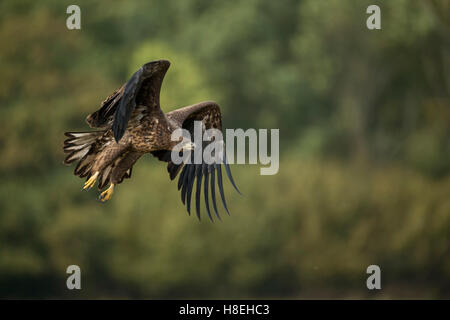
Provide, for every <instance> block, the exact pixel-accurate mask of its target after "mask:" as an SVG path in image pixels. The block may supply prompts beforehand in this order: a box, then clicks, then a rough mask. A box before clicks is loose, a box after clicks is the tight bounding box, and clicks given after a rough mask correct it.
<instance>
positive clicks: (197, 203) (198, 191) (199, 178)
mask: <svg viewBox="0 0 450 320" xmlns="http://www.w3.org/2000/svg"><path fill="white" fill-rule="evenodd" d="M195 171H196V176H197V187H196V189H195V211H196V212H197V218H198V220H200V195H201V191H202V189H201V188H202V176H203V171H202V165H201V164H197V165H196V168H195Z"/></svg>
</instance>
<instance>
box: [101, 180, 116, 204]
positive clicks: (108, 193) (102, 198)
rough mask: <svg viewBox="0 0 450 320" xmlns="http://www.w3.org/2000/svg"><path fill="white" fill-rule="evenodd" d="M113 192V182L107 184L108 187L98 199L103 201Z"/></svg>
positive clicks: (109, 197)
mask: <svg viewBox="0 0 450 320" xmlns="http://www.w3.org/2000/svg"><path fill="white" fill-rule="evenodd" d="M113 193H114V183H111V184H110V185H109V188H108V189H106V190H105V191H103V192H102V193H101V194H100V197H99V198H100V201H101V202H105V201H107V200H109V199H111V197H112V195H113Z"/></svg>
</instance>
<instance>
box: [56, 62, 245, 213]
mask: <svg viewBox="0 0 450 320" xmlns="http://www.w3.org/2000/svg"><path fill="white" fill-rule="evenodd" d="M169 66H170V63H169V62H168V61H166V60H159V61H154V62H149V63H147V64H145V65H143V66H142V67H141V68H140V69H139V70H138V71H136V73H135V74H133V76H132V77H131V78H130V80H128V81H127V82H126V83H125V84H124V85H123V86H122V87H120V88H119V89H117V90H116V91H115V92H114V93H112V94H111V95H110V96H109V97H108V98H106V100H105V101H103V103H102V105H101V107H100V109H99V110H97V111H96V112H94V113H92V114H90V115H88V116H87V118H86V122H87V123H88V125H89V126H90V127H91V128H94V129H97V131H88V132H66V133H65V135H66V136H67V139H66V140H65V141H64V152H65V153H67V154H68V155H67V157H66V159H65V160H64V163H65V164H71V163H73V162H78V164H77V166H76V167H75V171H74V174H75V175H77V176H79V177H81V178H83V177H87V180H86V183H85V185H84V189H88V188H91V187H92V186H94V184H95V182H96V181H98V188H99V190H102V189H104V188H105V186H107V185H109V187H108V189H106V190H105V191H104V192H102V193H101V195H100V200H102V201H106V200H109V199H110V198H111V196H112V193H113V190H114V186H115V185H117V184H119V183H121V182H122V181H123V179H124V178H130V177H131V171H132V168H133V165H134V164H135V163H136V161H137V160H138V159H139V158H140V157H141V156H142V155H143V154H145V153H151V154H152V155H153V156H155V157H157V158H158V159H159V160H161V161H165V162H168V166H167V170H168V172H169V176H170V179H171V180H173V179H175V177H176V176H177V175H178V173H179V172H180V171H181V173H180V176H179V180H178V189H179V190H180V189H181V197H182V201H183V203H185V204H186V207H187V210H188V212H189V213H190V209H191V206H190V204H191V195H192V191H193V186H194V181H196V211H197V216H198V218H199V219H200V194H201V183H202V179H203V180H204V185H203V191H204V201H205V205H206V209H207V213H208V216H209V218H210V219H211V220H212V216H211V212H210V207H209V196H208V193H209V191H211V199H212V203H213V208H214V211H215V213H216V215H217V217H218V218H220V217H219V214H218V210H217V204H216V198H215V180H216V175H217V184H218V187H219V192H220V196H221V199H222V203H223V205H224V207H225V210H226V211H227V212H228V209H227V206H226V202H225V197H224V192H223V182H222V173H221V163H213V164H209V165H208V164H206V163H201V164H183V163H182V164H174V163H173V162H172V161H171V151H172V149H173V148H174V147H175V146H176V145H178V144H179V141H172V140H171V134H172V132H173V131H174V130H176V129H179V128H183V129H187V130H189V131H190V133H191V135H192V134H193V122H194V121H202V122H203V124H204V130H206V129H211V128H216V129H218V130H222V118H221V113H220V108H219V106H218V105H217V104H216V103H215V102H211V101H208V102H201V103H198V104H194V105H191V106H187V107H184V108H180V109H177V110H174V111H172V112H169V113H167V114H164V113H163V111H162V110H161V108H160V104H159V93H160V90H161V84H162V81H163V79H164V76H165V74H166V72H167V69H168V68H169ZM204 144H205V143H204ZM190 146H192V144H191V145H190ZM188 147H189V146H187V147H186V149H189V148H188ZM223 160H224V161H223V163H222V164H224V167H225V169H226V173H227V176H228V178H229V179H230V181H231V183H232V185H233V186H234V187H235V188H236V185H235V183H234V181H233V178H232V176H231V171H230V168H229V165H228V163H227V162H226V157H225V155H224V159H223ZM209 178H211V180H210V179H209ZM236 190H237V188H236ZM237 191H238V192H239V190H237Z"/></svg>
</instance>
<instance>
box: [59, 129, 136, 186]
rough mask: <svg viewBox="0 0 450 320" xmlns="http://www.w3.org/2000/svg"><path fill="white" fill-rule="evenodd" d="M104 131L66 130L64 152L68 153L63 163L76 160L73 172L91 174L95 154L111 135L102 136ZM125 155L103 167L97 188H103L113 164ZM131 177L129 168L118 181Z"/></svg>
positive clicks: (78, 174)
mask: <svg viewBox="0 0 450 320" xmlns="http://www.w3.org/2000/svg"><path fill="white" fill-rule="evenodd" d="M104 133H105V131H90V132H66V133H65V135H66V137H67V139H66V140H65V141H64V153H66V154H68V155H67V157H66V159H65V160H64V164H67V165H70V164H71V163H73V162H75V161H78V163H77V166H76V167H75V170H74V174H75V175H76V176H79V177H80V178H84V177H87V178H88V179H89V177H90V176H91V175H92V174H93V172H92V167H93V165H94V163H95V161H96V159H97V154H98V153H99V152H100V151H102V149H103V148H104V147H105V146H106V145H108V142H109V139H108V138H110V140H112V139H113V138H112V136H111V137H109V136H108V137H104ZM124 156H125V154H124V155H121V156H120V157H118V158H117V159H116V160H115V161H113V162H112V163H111V164H110V165H108V166H107V167H106V168H104V169H103V170H102V171H101V172H100V174H99V176H98V189H99V190H101V189H103V188H104V187H105V186H106V185H108V184H109V183H110V181H111V174H112V171H113V169H114V167H115V166H117V165H118V163H119V162H120V161H121V160H122V158H123V157H124ZM130 177H131V168H130V169H129V170H128V171H127V172H126V173H125V174H124V175H123V176H122V178H121V179H120V181H119V183H121V182H122V180H123V179H124V178H130Z"/></svg>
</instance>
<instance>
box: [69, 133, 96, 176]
mask: <svg viewBox="0 0 450 320" xmlns="http://www.w3.org/2000/svg"><path fill="white" fill-rule="evenodd" d="M103 134H104V131H91V132H66V133H65V136H66V137H67V139H66V140H65V141H64V153H67V154H68V155H67V157H66V159H65V160H64V164H67V165H69V164H71V163H72V162H75V161H78V164H77V166H76V168H75V171H74V174H75V175H77V176H79V177H80V178H83V177H85V176H87V175H88V174H90V171H91V168H92V165H93V164H94V162H95V157H96V155H97V151H98V150H96V149H97V144H98V142H99V141H100V140H101V137H102V136H103Z"/></svg>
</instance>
